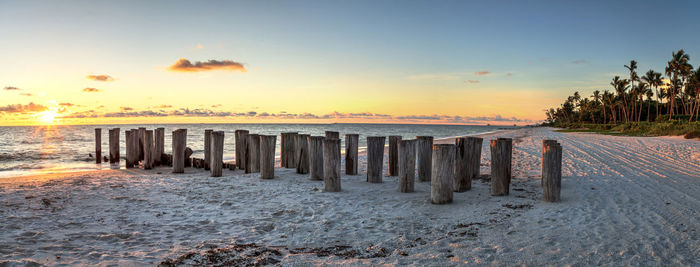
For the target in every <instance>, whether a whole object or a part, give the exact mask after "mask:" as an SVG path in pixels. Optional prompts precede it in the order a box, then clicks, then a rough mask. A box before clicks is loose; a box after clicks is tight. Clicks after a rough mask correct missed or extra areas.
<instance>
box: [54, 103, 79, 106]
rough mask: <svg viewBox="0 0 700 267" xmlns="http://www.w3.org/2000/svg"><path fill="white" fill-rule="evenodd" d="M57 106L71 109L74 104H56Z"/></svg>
mask: <svg viewBox="0 0 700 267" xmlns="http://www.w3.org/2000/svg"><path fill="white" fill-rule="evenodd" d="M58 105H59V106H62V107H72V106H75V104H73V103H58Z"/></svg>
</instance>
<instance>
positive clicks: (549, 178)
mask: <svg viewBox="0 0 700 267" xmlns="http://www.w3.org/2000/svg"><path fill="white" fill-rule="evenodd" d="M561 157H562V150H561V144H559V143H557V141H555V140H543V141H542V190H543V194H542V198H543V199H544V201H547V202H559V201H561Z"/></svg>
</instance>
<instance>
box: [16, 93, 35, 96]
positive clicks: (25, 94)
mask: <svg viewBox="0 0 700 267" xmlns="http://www.w3.org/2000/svg"><path fill="white" fill-rule="evenodd" d="M19 94H20V95H23V96H33V94H32V93H19Z"/></svg>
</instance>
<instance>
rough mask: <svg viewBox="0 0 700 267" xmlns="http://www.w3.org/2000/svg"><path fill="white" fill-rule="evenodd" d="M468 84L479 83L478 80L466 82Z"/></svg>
mask: <svg viewBox="0 0 700 267" xmlns="http://www.w3.org/2000/svg"><path fill="white" fill-rule="evenodd" d="M467 82H468V83H479V81H478V80H467Z"/></svg>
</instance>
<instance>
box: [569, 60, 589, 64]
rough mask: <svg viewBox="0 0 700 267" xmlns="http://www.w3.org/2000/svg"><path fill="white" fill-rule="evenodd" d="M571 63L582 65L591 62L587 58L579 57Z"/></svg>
mask: <svg viewBox="0 0 700 267" xmlns="http://www.w3.org/2000/svg"><path fill="white" fill-rule="evenodd" d="M571 63H572V64H577V65H580V64H588V63H590V62H588V60H585V59H577V60H574V61H571Z"/></svg>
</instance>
